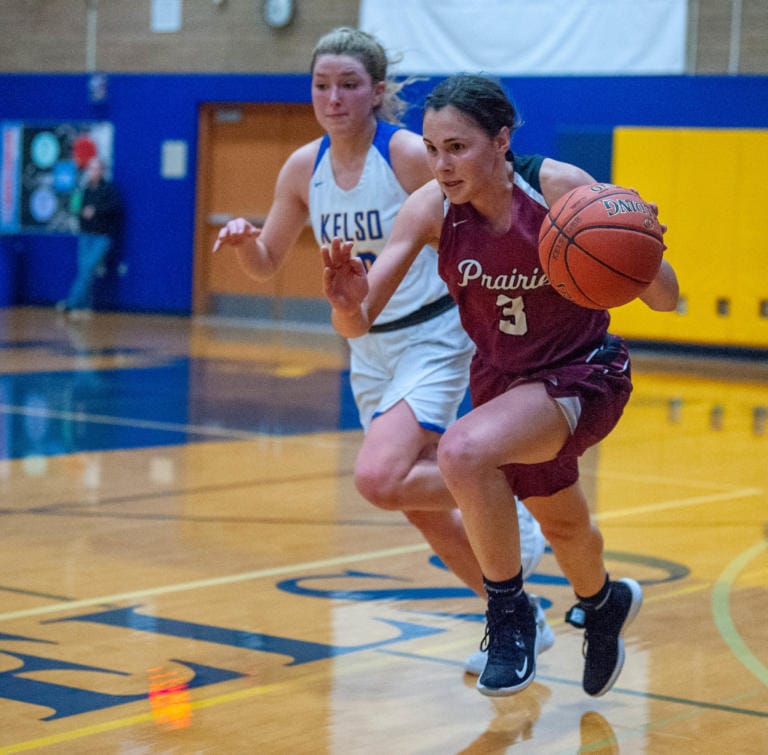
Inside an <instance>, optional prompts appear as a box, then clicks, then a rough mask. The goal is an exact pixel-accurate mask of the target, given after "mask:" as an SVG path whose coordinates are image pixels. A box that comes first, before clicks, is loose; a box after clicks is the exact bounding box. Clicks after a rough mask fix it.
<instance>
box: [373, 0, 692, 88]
mask: <svg viewBox="0 0 768 755" xmlns="http://www.w3.org/2000/svg"><path fill="white" fill-rule="evenodd" d="M686 23H687V1H686V0H474V1H473V2H470V1H469V0H361V2H360V28H361V29H364V30H365V31H368V32H370V33H371V34H374V35H375V36H376V37H377V38H378V39H379V41H380V42H381V43H382V44H383V45H384V46H385V47H386V48H387V50H388V51H389V53H390V55H398V54H399V55H402V60H401V62H400V63H399V64H398V65H397V67H396V69H395V70H396V72H397V73H398V74H432V75H445V74H451V73H458V72H480V71H482V72H485V73H488V74H492V75H496V76H518V75H529V76H540V75H571V74H573V75H604V76H610V75H630V74H632V75H655V74H679V73H684V71H685V40H686Z"/></svg>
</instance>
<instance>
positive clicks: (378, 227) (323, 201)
mask: <svg viewBox="0 0 768 755" xmlns="http://www.w3.org/2000/svg"><path fill="white" fill-rule="evenodd" d="M398 128H399V127H398V126H393V125H392V124H389V123H384V122H383V121H379V122H378V125H377V127H376V135H375V136H374V139H373V144H372V145H371V147H370V149H369V150H368V155H367V157H366V158H365V166H364V167H363V172H362V173H361V175H360V180H359V181H358V182H357V185H356V186H355V187H354V188H352V189H349V190H345V189H341V188H339V187H338V186H337V185H336V181H335V179H334V176H333V167H332V166H331V153H330V150H329V149H328V148H329V147H330V140H329V138H328V135H327V134H326V135H325V136H324V137H323V139H322V141H321V143H320V150H319V151H318V154H317V160H316V162H315V169H314V171H313V173H312V178H311V180H310V183H309V214H310V218H311V220H312V230H313V231H314V233H315V238H316V239H317V243H318V244H319V245H320V244H330V243H331V239H333V237H334V236H338V237H339V238H341V239H343V240H344V241H353V242H354V244H355V245H354V249H353V253H354V254H355V255H357V256H358V257H360V258H361V259H362V260H363V262H364V264H365V266H366V268H367V269H369V268H370V266H371V265H372V264H373V263H374V262H375V261H376V257H377V256H378V255H379V253H380V252H381V250H382V249H383V248H384V244H385V242H386V240H387V238H389V234H390V231H391V230H392V224H393V223H394V220H395V215H397V211H398V210H399V209H400V206H401V205H402V204H403V202H404V201H405V199H406V198H407V196H408V192H406V191H405V189H404V188H403V187H402V186H401V185H400V182H399V181H398V180H397V176H395V172H394V170H392V165H391V164H390V160H389V140H390V139H391V138H392V134H394V133H395V131H397V130H398ZM447 293H448V289H447V288H446V285H445V283H443V281H442V280H441V279H440V277H439V276H438V274H437V252H436V251H435V250H434V249H433V248H432V247H430V246H425V247H424V248H423V249H422V250H421V252H420V253H419V255H418V256H417V257H416V259H415V260H414V262H413V264H412V265H411V268H410V270H409V271H408V273H407V274H406V276H405V278H404V279H403V281H402V283H400V285H399V286H398V288H397V290H396V291H395V293H394V294H393V296H392V298H391V299H390V300H389V302H387V305H386V307H384V309H383V310H382V311H381V314H380V315H379V316H378V318H376V325H380V324H383V323H388V322H392V321H393V320H398V319H400V318H401V317H405V316H406V315H409V314H411V313H412V312H415V311H416V310H418V309H420V308H421V307H423V306H424V305H425V304H429V303H430V302H433V301H435V300H436V299H439V298H440V297H442V296H445V295H446V294H447Z"/></svg>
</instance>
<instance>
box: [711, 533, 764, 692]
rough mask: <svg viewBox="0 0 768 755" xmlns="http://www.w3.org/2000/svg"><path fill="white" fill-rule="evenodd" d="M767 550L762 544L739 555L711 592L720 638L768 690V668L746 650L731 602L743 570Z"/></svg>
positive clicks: (713, 611)
mask: <svg viewBox="0 0 768 755" xmlns="http://www.w3.org/2000/svg"><path fill="white" fill-rule="evenodd" d="M767 548H768V543H766V542H765V541H763V542H760V543H757V544H756V545H754V546H753V547H752V548H749V549H748V550H746V551H744V552H743V553H741V554H739V555H738V556H737V557H736V558H735V559H733V561H731V563H730V564H728V566H726V568H725V570H724V571H723V573H722V574H721V575H720V576H719V577H718V578H717V580H716V581H715V586H714V589H713V590H712V614H713V616H714V619H715V626H716V627H717V630H718V632H720V636H721V637H722V638H723V640H724V641H725V643H726V645H728V647H729V648H730V649H731V652H732V653H733V654H734V655H735V656H736V658H738V660H739V661H740V662H741V664H742V665H743V666H744V667H745V668H746V669H747V670H748V671H749V672H750V673H752V674H753V675H754V676H756V677H757V678H758V679H759V680H760V682H762V683H763V684H764V685H765V686H766V687H768V668H766V667H765V666H764V665H763V664H762V663H761V662H760V661H759V660H758V659H757V657H756V656H755V655H754V654H753V653H752V651H751V650H750V649H749V648H748V647H747V644H746V642H744V640H742V638H741V635H740V634H739V632H738V630H737V629H736V626H735V624H734V623H733V619H732V618H731V609H730V602H729V599H730V595H731V591H732V589H733V585H734V582H735V581H736V579H737V577H738V576H739V574H740V573H741V572H742V571H743V570H744V567H746V565H747V564H748V563H749V562H750V561H753V560H754V559H755V558H757V557H758V556H760V555H761V554H762V553H764V552H765V551H766V549H767Z"/></svg>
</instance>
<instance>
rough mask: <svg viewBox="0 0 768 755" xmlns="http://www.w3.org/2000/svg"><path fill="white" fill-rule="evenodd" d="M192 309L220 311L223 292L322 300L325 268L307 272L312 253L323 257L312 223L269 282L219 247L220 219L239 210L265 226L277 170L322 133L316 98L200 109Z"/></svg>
mask: <svg viewBox="0 0 768 755" xmlns="http://www.w3.org/2000/svg"><path fill="white" fill-rule="evenodd" d="M199 119H200V123H199V132H200V139H199V155H198V174H197V206H196V212H195V215H196V217H195V270H194V292H193V312H194V313H195V314H208V313H210V314H215V313H216V302H217V300H218V299H220V298H221V297H222V296H224V297H226V296H228V295H231V296H235V297H237V296H245V297H261V298H263V299H266V300H272V301H273V302H274V303H275V308H274V311H276V312H279V301H280V300H281V299H286V298H300V299H322V298H323V294H322V286H321V279H320V272H319V263H318V272H317V275H307V272H306V271H307V264H306V261H307V255H314V256H315V257H317V254H318V252H317V245H316V244H315V241H314V237H313V235H312V231H311V229H310V227H309V226H307V228H306V229H305V230H304V232H303V233H302V235H301V237H300V239H299V241H298V242H297V245H296V248H295V249H294V251H293V252H292V254H291V255H290V256H289V258H288V260H287V261H286V263H285V264H284V266H283V268H282V269H281V270H280V272H279V273H278V275H277V276H276V277H275V278H274V279H272V280H270V281H266V282H258V281H254V280H252V279H251V278H248V277H247V276H246V275H245V273H243V271H242V269H241V268H240V266H239V265H238V264H237V261H236V259H235V257H234V255H233V254H231V253H227V250H224V253H219V254H216V255H214V254H212V253H211V249H212V247H213V243H214V241H215V238H216V234H217V233H218V231H219V229H220V228H221V226H222V225H223V224H224V223H226V222H227V221H228V220H229V219H231V218H234V217H245V218H248V219H249V220H250V221H251V222H253V223H254V224H256V225H258V224H260V223H261V222H263V220H264V217H265V216H266V214H267V212H268V210H269V207H270V205H271V203H272V196H273V193H274V186H275V182H276V180H277V175H278V173H279V171H280V168H281V167H282V165H283V163H284V162H285V160H286V159H287V158H288V156H289V155H290V154H291V152H293V150H295V149H296V148H297V147H299V146H301V145H302V144H305V143H306V142H308V141H311V140H312V139H314V138H316V137H317V136H319V135H320V134H321V133H322V132H321V130H320V127H319V126H318V124H317V122H316V121H315V117H314V114H313V112H312V106H311V105H302V104H237V105H226V104H220V103H209V104H205V105H203V106H202V107H201V109H200V115H199Z"/></svg>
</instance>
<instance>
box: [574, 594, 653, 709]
mask: <svg viewBox="0 0 768 755" xmlns="http://www.w3.org/2000/svg"><path fill="white" fill-rule="evenodd" d="M642 603H643V591H642V589H641V587H640V585H639V584H638V583H637V582H635V580H634V579H621V580H619V581H618V582H611V583H610V592H609V593H608V596H607V597H606V599H605V600H604V601H603V604H602V605H601V606H600V607H599V608H585V607H584V606H583V605H582V604H581V603H577V604H576V605H575V606H573V608H571V609H570V611H568V613H566V614H565V620H566V621H567V622H568V623H569V624H573V626H575V627H579V628H580V629H581V628H583V629H584V630H585V631H584V648H583V651H582V652H583V654H584V658H585V663H584V679H583V682H582V686H583V687H584V691H585V692H586V693H587V694H588V695H592V697H600V696H601V695H604V694H605V693H606V692H608V690H609V689H611V687H613V685H614V684H615V682H616V680H617V679H618V678H619V674H620V673H621V668H622V666H623V665H624V640H623V639H622V637H621V635H622V633H623V631H624V629H625V628H626V627H628V626H629V625H630V623H631V622H632V621H633V619H634V618H635V616H637V612H638V611H639V610H640V606H641V605H642Z"/></svg>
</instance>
